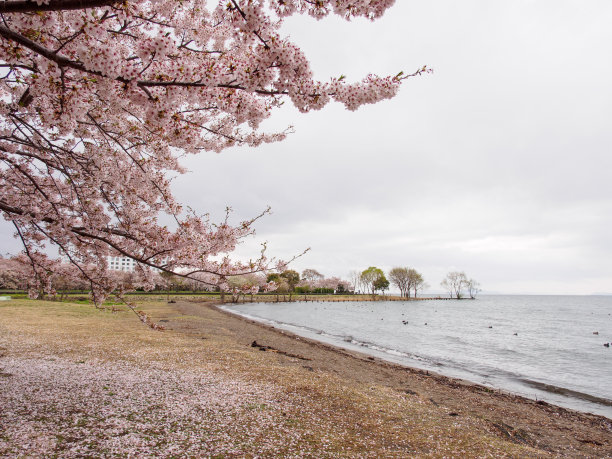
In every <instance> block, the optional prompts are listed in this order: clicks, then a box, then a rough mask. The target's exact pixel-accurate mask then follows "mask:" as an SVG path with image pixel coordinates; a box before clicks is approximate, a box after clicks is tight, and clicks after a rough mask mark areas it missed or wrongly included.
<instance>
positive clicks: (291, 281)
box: [280, 269, 300, 301]
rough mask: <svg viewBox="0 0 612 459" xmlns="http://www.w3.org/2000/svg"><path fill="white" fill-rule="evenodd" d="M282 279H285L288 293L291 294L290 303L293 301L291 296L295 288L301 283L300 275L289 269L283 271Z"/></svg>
mask: <svg viewBox="0 0 612 459" xmlns="http://www.w3.org/2000/svg"><path fill="white" fill-rule="evenodd" d="M280 277H281V278H283V279H285V281H286V282H287V291H288V293H289V301H291V294H292V293H293V291H294V290H295V286H296V285H297V284H298V282H300V275H299V273H298V272H297V271H294V270H293V269H288V270H286V271H283V272H282V273H281V275H280Z"/></svg>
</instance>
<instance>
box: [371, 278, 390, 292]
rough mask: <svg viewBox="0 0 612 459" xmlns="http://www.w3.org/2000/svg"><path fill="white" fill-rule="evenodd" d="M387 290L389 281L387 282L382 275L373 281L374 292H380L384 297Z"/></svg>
mask: <svg viewBox="0 0 612 459" xmlns="http://www.w3.org/2000/svg"><path fill="white" fill-rule="evenodd" d="M388 289H389V281H388V280H387V278H386V277H385V275H384V274H383V275H382V276H380V277H379V278H378V279H376V280H375V281H374V290H375V291H376V290H380V291H381V292H382V293H383V295H384V294H385V290H388Z"/></svg>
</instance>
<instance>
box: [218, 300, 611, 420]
mask: <svg viewBox="0 0 612 459" xmlns="http://www.w3.org/2000/svg"><path fill="white" fill-rule="evenodd" d="M227 309H228V310H230V311H233V312H236V313H239V314H242V315H246V316H248V317H251V318H253V319H256V320H260V321H264V322H267V323H270V324H272V325H274V326H276V327H279V328H284V329H286V330H289V331H292V332H294V333H296V334H299V335H303V336H306V337H309V338H314V339H318V340H320V341H324V342H327V343H330V344H334V345H337V346H342V347H346V348H349V349H357V350H360V351H362V352H367V353H369V354H372V355H376V356H378V357H381V358H384V359H387V360H390V361H393V362H396V363H401V364H404V365H407V366H412V367H418V368H422V369H427V370H432V371H436V372H438V373H441V374H445V375H447V376H453V377H459V378H463V379H467V380H470V381H473V382H477V383H480V384H484V385H487V386H490V387H494V388H501V389H504V390H508V391H511V392H514V393H519V394H522V395H525V396H528V397H531V398H537V399H538V400H546V401H549V402H551V403H555V404H558V405H562V406H566V407H569V408H573V409H577V410H581V411H587V412H591V413H597V414H602V415H604V416H607V417H608V418H612V345H611V346H610V347H605V346H604V343H608V342H612V315H611V314H612V297H608V296H514V295H513V296H501V295H499V296H497V295H496V296H493V295H491V296H482V297H479V298H478V299H476V300H473V301H472V300H464V301H457V300H451V301H440V300H429V301H410V302H395V301H393V302H385V301H381V302H342V303H324V302H320V303H318V302H308V303H253V304H244V305H232V306H227ZM595 332H597V333H598V334H595Z"/></svg>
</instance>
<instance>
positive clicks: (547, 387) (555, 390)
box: [518, 378, 612, 406]
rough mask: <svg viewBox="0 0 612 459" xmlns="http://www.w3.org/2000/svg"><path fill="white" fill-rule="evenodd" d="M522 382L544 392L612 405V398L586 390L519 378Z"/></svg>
mask: <svg viewBox="0 0 612 459" xmlns="http://www.w3.org/2000/svg"><path fill="white" fill-rule="evenodd" d="M518 380H519V381H520V382H522V383H523V384H525V385H527V386H529V387H533V388H534V389H539V390H541V391H543V392H550V393H551V394H558V395H564V396H565V397H569V398H576V399H579V400H585V401H587V402H591V403H597V404H599V405H604V406H612V400H609V399H607V398H602V397H596V396H595V395H591V394H585V393H584V392H578V391H576V390H572V389H567V388H565V387H560V386H555V385H553V384H546V383H542V382H539V381H534V380H532V379H526V378H518Z"/></svg>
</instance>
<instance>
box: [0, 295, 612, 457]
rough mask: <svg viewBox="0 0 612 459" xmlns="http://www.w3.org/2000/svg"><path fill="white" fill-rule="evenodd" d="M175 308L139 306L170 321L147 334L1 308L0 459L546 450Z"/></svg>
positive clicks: (98, 316) (33, 307) (82, 317)
mask: <svg viewBox="0 0 612 459" xmlns="http://www.w3.org/2000/svg"><path fill="white" fill-rule="evenodd" d="M178 306H180V305H179V304H168V303H167V302H166V301H161V299H159V300H155V299H153V298H150V299H149V301H148V302H147V303H146V304H143V306H142V309H144V310H145V312H147V314H149V315H150V316H151V317H152V318H153V319H154V320H156V321H158V322H159V323H161V324H165V325H166V326H168V329H167V330H165V331H161V332H156V331H152V330H151V329H149V328H147V327H145V326H143V325H142V324H141V323H140V322H139V321H138V319H137V318H136V316H135V315H134V314H133V313H131V312H129V311H126V310H123V309H121V310H119V311H115V312H111V311H110V310H96V309H94V308H93V307H91V306H87V305H80V304H69V303H59V302H43V301H30V300H12V301H4V302H1V303H0V406H1V407H2V410H0V456H8V457H14V456H49V457H54V456H58V457H76V456H101V455H102V456H103V455H107V456H110V455H113V456H115V455H119V456H128V455H136V456H158V457H171V456H187V455H192V456H213V457H254V456H264V457H279V456H281V457H282V456H285V457H299V456H308V457H406V456H408V455H419V456H431V457H443V456H452V455H454V456H456V457H475V456H480V457H485V456H489V457H505V456H506V457H542V456H546V455H549V454H550V453H549V452H548V451H546V450H543V449H541V448H538V447H537V445H535V444H534V443H533V442H530V441H528V440H525V441H518V440H517V437H516V436H512V435H507V434H503V433H500V430H499V428H498V427H495V425H494V424H491V422H490V421H488V420H487V419H484V418H483V417H482V416H480V415H474V414H469V413H467V412H466V413H458V412H451V411H450V410H449V409H448V407H445V406H443V405H441V403H432V402H431V401H430V399H428V398H426V397H423V396H415V395H414V393H413V394H410V393H409V391H408V392H407V391H399V390H396V389H394V388H391V387H388V386H387V385H385V384H384V381H381V382H380V383H376V382H372V381H368V382H364V381H362V380H359V379H352V378H347V377H345V376H342V375H341V374H339V373H337V372H336V373H334V372H333V371H327V370H324V369H319V368H318V367H317V365H316V358H318V357H316V356H315V355H312V356H310V357H308V356H305V354H301V355H298V354H291V353H282V352H276V350H274V349H271V350H270V351H269V352H261V351H260V350H259V349H258V348H254V347H250V346H248V345H246V344H245V342H244V341H245V339H247V338H248V339H250V338H249V337H250V335H249V336H248V337H247V338H245V339H238V333H239V331H244V328H245V326H244V325H240V323H239V322H237V321H238V319H235V318H231V317H229V316H226V315H223V314H221V313H219V312H216V311H213V310H210V309H208V308H207V309H205V310H204V309H201V311H202V313H201V314H200V313H199V312H200V308H205V306H203V305H198V304H192V306H190V307H191V308H196V309H192V310H191V311H196V312H198V313H197V314H196V313H195V312H194V313H193V314H189V311H188V310H187V312H186V309H182V310H181V308H179V307H178ZM181 311H182V312H181ZM232 321H233V322H232ZM234 330H239V331H234ZM249 333H252V332H249ZM269 333H273V332H269ZM261 336H266V335H257V338H258V339H262V338H261ZM299 352H304V351H299ZM332 357H333V356H332ZM325 358H326V359H327V357H325ZM333 358H335V357H333ZM337 358H339V359H340V358H341V356H339V357H337ZM519 437H520V436H519ZM524 438H528V435H527V433H525V434H524ZM600 443H601V442H600ZM604 447H605V445H604Z"/></svg>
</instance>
